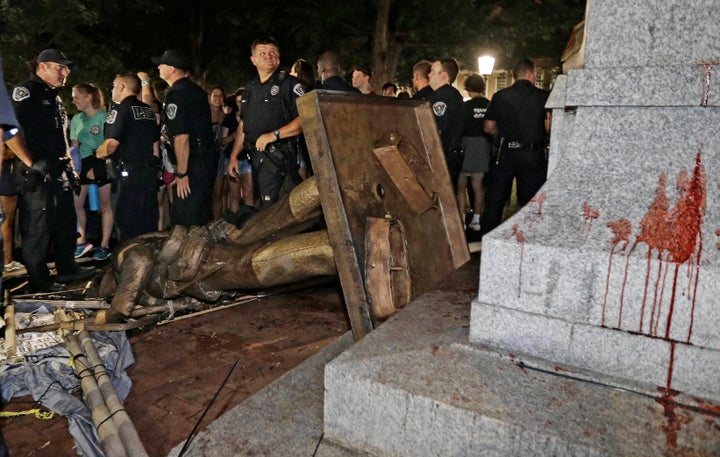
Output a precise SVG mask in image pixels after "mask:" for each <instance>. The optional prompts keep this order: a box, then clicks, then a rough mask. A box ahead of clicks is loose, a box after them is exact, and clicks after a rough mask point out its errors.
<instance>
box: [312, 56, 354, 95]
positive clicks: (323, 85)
mask: <svg viewBox="0 0 720 457" xmlns="http://www.w3.org/2000/svg"><path fill="white" fill-rule="evenodd" d="M317 74H318V77H319V78H320V84H319V85H318V87H317V88H318V89H323V90H335V91H339V92H348V93H350V94H358V95H359V94H360V91H359V90H357V89H355V88H354V87H353V86H351V85H350V84H348V83H346V82H345V80H344V79H342V78H341V77H340V58H339V57H338V55H337V53H336V52H333V51H325V52H323V53H322V54H320V57H318V61H317Z"/></svg>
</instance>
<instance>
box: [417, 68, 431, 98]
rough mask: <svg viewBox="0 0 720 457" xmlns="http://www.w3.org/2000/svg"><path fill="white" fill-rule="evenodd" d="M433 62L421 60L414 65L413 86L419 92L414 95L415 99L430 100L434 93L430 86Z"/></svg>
mask: <svg viewBox="0 0 720 457" xmlns="http://www.w3.org/2000/svg"><path fill="white" fill-rule="evenodd" d="M431 68H432V62H430V61H429V60H421V61H420V62H418V63H416V64H415V65H413V87H414V88H415V90H416V91H417V92H415V95H413V96H412V98H413V100H428V99H429V98H430V95H431V94H432V93H433V89H432V87H430V69H431Z"/></svg>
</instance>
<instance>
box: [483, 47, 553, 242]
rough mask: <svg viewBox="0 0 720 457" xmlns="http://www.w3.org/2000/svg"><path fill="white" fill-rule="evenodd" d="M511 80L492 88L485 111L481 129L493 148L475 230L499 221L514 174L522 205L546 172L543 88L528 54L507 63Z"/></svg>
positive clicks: (547, 116)
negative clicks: (510, 64)
mask: <svg viewBox="0 0 720 457" xmlns="http://www.w3.org/2000/svg"><path fill="white" fill-rule="evenodd" d="M513 78H514V79H515V83H514V84H513V85H512V86H510V87H508V88H505V89H503V90H501V91H498V92H497V93H496V94H495V95H494V96H493V98H492V100H491V101H490V105H489V106H488V109H487V111H486V113H485V121H484V128H485V132H486V133H488V134H490V135H493V136H495V137H496V144H497V145H498V149H497V152H496V157H495V160H491V163H490V172H489V173H488V176H487V178H486V183H487V195H486V197H485V198H486V200H485V210H484V211H483V215H482V218H481V226H482V230H481V233H482V234H485V233H487V232H489V231H490V230H492V229H494V228H495V227H497V226H498V225H500V222H501V221H502V214H503V209H504V208H505V203H506V202H507V201H508V200H509V199H510V193H511V192H512V182H513V179H516V180H517V183H516V184H517V202H518V205H520V206H525V205H526V204H527V203H528V202H529V201H530V199H531V198H532V197H533V195H535V193H536V192H537V191H538V190H539V189H540V187H542V185H543V184H544V183H545V179H546V178H547V155H546V149H545V146H546V144H547V135H548V132H549V131H550V111H548V110H546V109H545V103H546V102H547V99H548V95H549V92H548V91H545V90H542V89H538V88H537V87H535V64H534V63H533V62H532V61H531V60H528V59H524V60H521V61H519V62H518V63H517V64H515V67H513Z"/></svg>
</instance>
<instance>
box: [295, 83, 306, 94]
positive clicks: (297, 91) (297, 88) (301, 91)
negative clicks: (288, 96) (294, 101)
mask: <svg viewBox="0 0 720 457" xmlns="http://www.w3.org/2000/svg"><path fill="white" fill-rule="evenodd" d="M293 92H295V94H296V95H297V96H298V97H301V96H303V95H305V90H304V89H303V87H302V84H300V83H297V84H295V86H294V87H293Z"/></svg>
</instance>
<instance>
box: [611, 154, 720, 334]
mask: <svg viewBox="0 0 720 457" xmlns="http://www.w3.org/2000/svg"><path fill="white" fill-rule="evenodd" d="M667 184H668V183H667V176H666V175H665V174H664V173H663V174H661V175H660V177H659V179H658V184H657V188H656V192H655V198H654V199H653V201H652V203H651V204H650V207H649V208H648V211H647V212H646V213H645V215H644V216H643V217H642V219H641V220H640V232H639V234H638V235H637V237H636V239H635V242H634V243H633V244H632V245H631V248H630V250H629V252H627V254H626V255H627V258H626V262H625V271H624V275H623V283H622V289H621V293H620V303H619V304H618V307H619V313H618V328H621V327H622V317H623V311H624V305H625V288H626V285H627V279H628V274H629V266H630V257H631V256H632V253H633V252H634V250H635V248H636V247H637V245H638V244H639V243H644V244H646V245H647V246H648V253H647V259H646V264H647V267H646V274H645V286H644V288H643V297H642V301H641V304H640V310H639V311H640V313H639V314H640V315H639V322H638V327H639V332H640V333H645V332H648V334H649V335H651V336H659V335H658V331H659V323H660V320H661V317H664V321H665V329H664V333H663V335H662V337H664V338H665V339H670V334H671V330H672V322H673V315H674V313H675V309H676V305H677V301H678V300H679V299H680V297H681V296H685V297H686V299H688V300H690V301H691V311H690V316H689V325H688V329H687V337H686V338H685V339H686V341H687V342H688V343H689V342H690V341H691V339H692V329H693V325H694V315H695V306H696V295H697V286H698V283H699V276H700V261H701V258H702V242H703V238H702V224H703V216H704V214H705V210H706V206H707V195H706V188H707V176H706V172H705V167H704V166H703V164H702V154H701V153H700V152H698V154H697V155H696V158H695V167H694V169H693V171H692V173H690V172H688V170H687V169H685V168H682V169H680V171H679V173H678V176H677V180H676V184H675V185H676V188H677V190H678V199H677V202H676V203H675V205H674V206H673V207H672V208H671V206H670V201H669V198H668V194H667ZM621 221H622V219H621ZM608 226H609V227H610V228H611V230H612V231H613V234H614V237H613V240H612V243H613V247H612V249H611V251H610V255H611V259H610V262H609V265H608V278H607V284H606V290H605V302H604V303H603V317H602V323H601V325H603V326H604V325H605V320H606V313H607V305H608V304H607V299H608V292H609V287H610V284H609V283H610V270H611V268H612V257H613V256H614V255H615V254H617V253H618V252H620V251H618V250H617V247H618V245H619V243H620V242H624V243H625V244H624V246H623V250H624V249H625V248H626V247H627V246H628V245H629V243H630V242H629V237H630V234H631V233H630V232H631V231H632V230H631V228H629V227H628V225H625V224H618V221H615V222H613V223H609V224H608ZM719 246H720V244H719ZM653 254H655V255H656V256H657V257H656V258H657V264H658V269H657V277H656V278H655V279H654V282H655V287H654V293H653V297H652V307H651V309H650V325H649V327H648V328H647V329H646V327H645V315H646V308H647V305H648V302H649V301H650V290H651V289H650V281H651V280H653V279H651V278H652V276H653V272H652V262H653V259H654V258H655V257H654V255H653ZM670 263H673V264H675V268H674V271H673V275H672V287H670V289H669V304H668V309H667V311H666V313H665V315H663V310H662V308H663V300H664V298H665V287H666V285H667V284H668V283H667V276H668V271H669V269H670V265H669V264H670ZM683 264H684V265H686V266H687V274H688V277H687V286H686V288H685V290H686V291H687V293H685V292H682V293H681V289H682V286H681V287H678V286H679V285H680V283H679V282H678V279H679V277H678V276H679V271H680V266H681V265H683Z"/></svg>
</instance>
